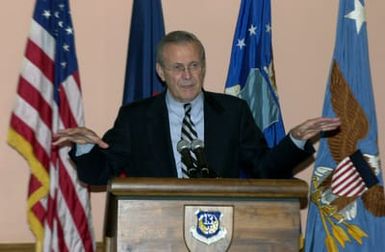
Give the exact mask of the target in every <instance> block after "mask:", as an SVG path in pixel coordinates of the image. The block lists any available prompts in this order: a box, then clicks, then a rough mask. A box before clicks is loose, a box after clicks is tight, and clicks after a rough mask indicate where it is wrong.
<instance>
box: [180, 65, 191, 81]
mask: <svg viewBox="0 0 385 252" xmlns="http://www.w3.org/2000/svg"><path fill="white" fill-rule="evenodd" d="M182 76H183V78H184V79H190V78H191V70H190V68H189V67H184V68H183V72H182Z"/></svg>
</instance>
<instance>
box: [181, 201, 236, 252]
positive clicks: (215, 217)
mask: <svg viewBox="0 0 385 252" xmlns="http://www.w3.org/2000/svg"><path fill="white" fill-rule="evenodd" d="M232 229H233V207H232V206H185V232H184V233H185V240H186V244H187V247H188V248H189V249H190V251H192V250H191V248H198V247H201V249H203V248H204V247H208V246H210V247H212V246H214V247H218V248H220V249H219V250H215V249H214V250H210V251H225V250H223V249H224V248H227V247H228V246H229V245H230V241H231V238H232ZM221 249H222V250H221ZM196 251H199V250H196ZM201 251H202V250H201Z"/></svg>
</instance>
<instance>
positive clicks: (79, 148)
mask: <svg viewBox="0 0 385 252" xmlns="http://www.w3.org/2000/svg"><path fill="white" fill-rule="evenodd" d="M94 146H95V144H90V143H87V144H76V153H75V156H76V157H79V156H81V155H84V154H87V153H88V152H90V151H91V149H92V148H93V147H94Z"/></svg>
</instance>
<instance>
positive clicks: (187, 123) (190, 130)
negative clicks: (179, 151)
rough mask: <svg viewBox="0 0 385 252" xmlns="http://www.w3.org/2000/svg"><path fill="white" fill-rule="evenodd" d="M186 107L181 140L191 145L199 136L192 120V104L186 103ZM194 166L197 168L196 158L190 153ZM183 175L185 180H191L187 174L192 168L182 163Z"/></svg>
mask: <svg viewBox="0 0 385 252" xmlns="http://www.w3.org/2000/svg"><path fill="white" fill-rule="evenodd" d="M183 107H184V112H185V114H184V117H183V122H182V134H181V139H182V140H185V141H187V142H189V143H191V141H192V140H194V139H196V138H198V134H197V132H196V130H195V125H194V123H193V122H192V120H191V103H186V104H184V105H183ZM190 153H191V157H192V161H193V165H194V166H196V157H195V155H194V153H193V152H192V151H190ZM182 164H183V166H182V173H183V178H189V175H188V173H187V169H188V168H190V167H187V166H186V164H184V163H183V162H182Z"/></svg>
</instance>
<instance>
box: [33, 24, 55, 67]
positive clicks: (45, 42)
mask: <svg viewBox="0 0 385 252" xmlns="http://www.w3.org/2000/svg"><path fill="white" fill-rule="evenodd" d="M29 39H30V40H31V41H33V42H34V43H35V44H36V45H37V46H39V47H40V49H41V50H43V51H44V52H45V53H46V54H47V55H48V57H50V59H52V61H54V59H55V45H56V42H55V39H54V38H53V37H52V36H51V34H49V33H48V32H47V31H46V30H45V29H44V28H43V27H41V25H39V23H37V22H36V21H35V20H34V19H32V24H31V31H30V33H29Z"/></svg>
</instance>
